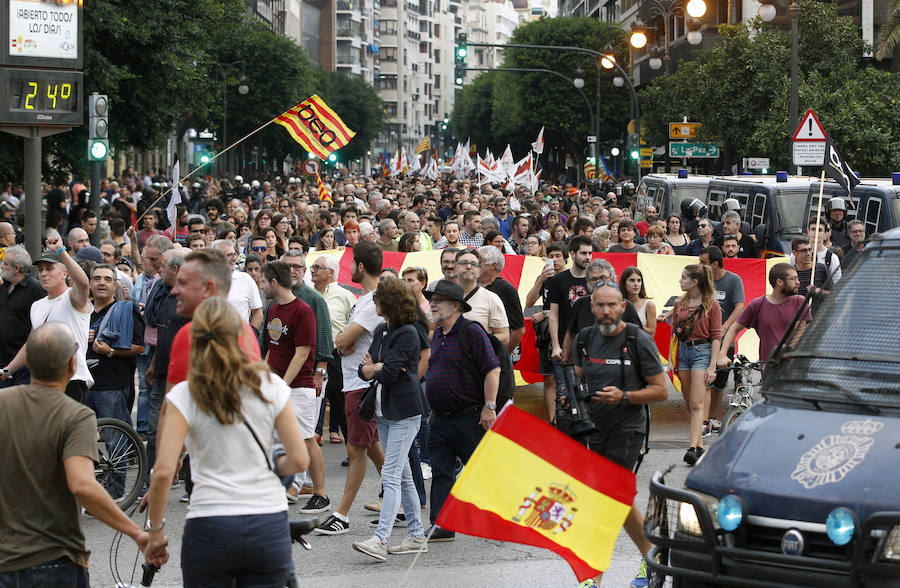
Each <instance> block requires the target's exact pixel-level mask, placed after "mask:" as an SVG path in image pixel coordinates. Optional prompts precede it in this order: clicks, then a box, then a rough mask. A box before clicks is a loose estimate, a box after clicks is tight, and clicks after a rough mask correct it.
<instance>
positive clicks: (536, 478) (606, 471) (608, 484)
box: [435, 406, 635, 581]
mask: <svg viewBox="0 0 900 588" xmlns="http://www.w3.org/2000/svg"><path fill="white" fill-rule="evenodd" d="M498 480H502V483H497V481H498ZM634 496H635V477H634V473H633V472H631V471H630V470H626V469H625V468H623V467H620V466H618V465H616V464H614V463H612V462H611V461H608V460H607V459H605V458H603V457H601V456H600V455H598V454H596V453H594V452H593V451H590V450H589V449H587V448H585V447H584V446H583V445H581V444H580V443H578V442H576V441H574V440H572V439H571V438H569V437H567V436H566V435H564V434H562V433H560V432H559V431H557V430H556V429H554V428H553V427H551V426H550V425H548V424H547V423H545V422H543V421H541V420H539V419H537V418H535V417H533V416H531V415H530V414H528V413H527V412H524V411H522V410H519V409H518V408H516V407H514V406H508V407H506V408H505V409H504V410H503V411H501V413H500V416H498V417H497V420H496V421H494V426H493V427H491V429H490V431H488V432H487V433H486V434H485V436H484V438H482V440H481V443H479V444H478V447H477V448H475V452H474V453H473V454H472V457H471V458H469V462H468V463H467V464H466V467H465V469H464V470H463V471H462V473H461V474H460V476H459V478H458V479H457V480H456V483H455V484H454V485H453V488H452V489H451V491H450V496H449V497H448V498H447V501H446V502H445V503H444V507H443V508H442V509H441V512H440V514H439V515H438V518H437V520H436V521H435V523H436V524H437V525H438V526H440V527H441V528H442V529H447V530H449V531H458V532H460V533H465V534H466V535H475V536H478V537H485V538H487V539H497V540H500V541H511V542H513V543H524V544H526V545H534V546H536V547H544V548H546V549H550V550H553V551H555V552H556V553H558V554H559V555H561V556H562V557H563V558H565V560H566V561H567V562H568V563H569V565H570V566H572V570H573V571H574V572H575V575H576V576H577V577H578V580H579V581H584V580H586V579H588V578H592V577H594V576H596V575H597V574H599V573H600V572H602V571H603V570H605V569H606V568H607V567H609V562H610V560H611V559H612V553H613V547H615V544H616V537H617V536H618V535H619V530H620V529H621V528H622V523H624V522H625V517H626V516H627V515H628V512H629V511H630V510H631V504H632V502H633V501H634Z"/></svg>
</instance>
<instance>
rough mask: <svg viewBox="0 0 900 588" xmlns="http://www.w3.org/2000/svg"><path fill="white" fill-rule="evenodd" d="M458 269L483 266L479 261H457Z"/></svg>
mask: <svg viewBox="0 0 900 588" xmlns="http://www.w3.org/2000/svg"><path fill="white" fill-rule="evenodd" d="M456 265H457V267H481V264H480V263H478V262H477V261H457V262H456Z"/></svg>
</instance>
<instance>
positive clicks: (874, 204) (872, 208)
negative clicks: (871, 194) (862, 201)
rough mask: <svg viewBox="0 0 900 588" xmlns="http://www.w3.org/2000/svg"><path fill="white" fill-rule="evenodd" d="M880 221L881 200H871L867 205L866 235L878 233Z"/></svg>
mask: <svg viewBox="0 0 900 588" xmlns="http://www.w3.org/2000/svg"><path fill="white" fill-rule="evenodd" d="M879 220H881V200H879V199H877V198H869V201H868V202H867V203H866V220H865V223H866V235H871V234H872V233H877V232H878V221H879Z"/></svg>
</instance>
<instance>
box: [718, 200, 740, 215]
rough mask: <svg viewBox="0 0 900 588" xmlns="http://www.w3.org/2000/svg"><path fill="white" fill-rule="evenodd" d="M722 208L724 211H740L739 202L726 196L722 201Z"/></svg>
mask: <svg viewBox="0 0 900 588" xmlns="http://www.w3.org/2000/svg"><path fill="white" fill-rule="evenodd" d="M722 210H723V211H724V212H728V211H732V210H733V211H735V212H740V211H741V203H740V202H739V201H738V199H737V198H728V199H726V200H725V202H723V203H722Z"/></svg>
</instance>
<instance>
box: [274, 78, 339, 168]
mask: <svg viewBox="0 0 900 588" xmlns="http://www.w3.org/2000/svg"><path fill="white" fill-rule="evenodd" d="M275 122H276V123H277V124H279V125H281V126H283V127H284V128H285V129H287V132H288V133H290V135H291V137H293V139H294V141H297V142H298V143H300V145H302V146H303V148H304V149H306V150H307V151H309V152H310V153H313V154H315V155H316V156H317V157H319V158H321V159H326V158H327V157H328V155H329V154H330V153H331V152H332V151H336V150H338V149H340V148H341V147H343V146H345V145H346V144H347V143H349V142H350V139H352V138H353V136H354V135H356V132H354V131H351V130H350V127H348V126H347V125H345V124H344V121H342V120H341V117H339V116H338V115H337V113H336V112H335V111H333V110H331V108H329V107H328V105H327V104H325V101H324V100H322V99H321V98H319V95H318V94H313V95H312V96H310V97H309V98H307V99H306V100H304V101H303V102H301V103H300V104H298V105H297V106H295V107H293V108H291V109H290V110H288V111H287V112H285V113H283V114H280V115H278V116H277V117H275Z"/></svg>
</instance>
